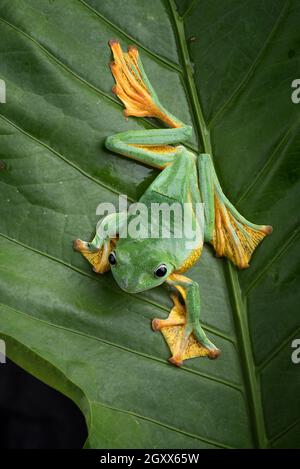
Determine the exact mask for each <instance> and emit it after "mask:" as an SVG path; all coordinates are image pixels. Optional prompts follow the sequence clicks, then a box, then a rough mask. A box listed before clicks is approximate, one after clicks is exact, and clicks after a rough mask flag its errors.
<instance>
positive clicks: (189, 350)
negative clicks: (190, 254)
mask: <svg viewBox="0 0 300 469" xmlns="http://www.w3.org/2000/svg"><path fill="white" fill-rule="evenodd" d="M167 283H168V284H169V285H171V286H173V287H175V288H176V289H177V290H178V291H179V292H180V293H181V296H182V297H183V299H184V302H185V304H184V305H182V304H181V303H180V302H179V299H178V297H176V296H174V295H173V297H172V299H173V301H174V307H173V308H172V310H171V312H170V315H169V317H168V318H167V319H157V318H155V319H154V320H153V321H152V328H153V330H154V331H158V330H160V331H161V332H162V334H163V335H164V337H165V340H166V342H167V343H168V345H169V348H170V350H171V353H172V356H171V357H170V358H169V361H170V362H171V363H172V364H173V365H176V366H181V365H182V363H183V361H184V360H186V359H189V358H195V357H198V356H202V357H203V356H207V357H208V358H211V359H215V358H217V357H218V356H219V355H220V350H219V349H218V348H217V347H216V346H215V345H214V344H213V343H212V342H211V341H210V340H209V339H208V337H207V336H206V334H205V332H204V330H203V329H202V327H201V325H200V308H201V305H200V292H199V286H198V284H197V283H196V282H194V281H193V280H190V279H189V278H187V277H185V276H183V275H179V274H176V273H173V274H171V275H170V276H169V277H168V279H167Z"/></svg>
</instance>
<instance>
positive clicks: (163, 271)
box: [154, 264, 168, 278]
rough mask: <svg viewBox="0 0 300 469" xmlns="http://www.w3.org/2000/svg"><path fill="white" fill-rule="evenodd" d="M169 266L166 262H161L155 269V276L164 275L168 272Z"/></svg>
mask: <svg viewBox="0 0 300 469" xmlns="http://www.w3.org/2000/svg"><path fill="white" fill-rule="evenodd" d="M167 270H168V269H167V266H166V264H161V265H160V266H158V267H157V269H155V271H154V275H155V277H158V278H159V277H164V276H165V275H166V273H167Z"/></svg>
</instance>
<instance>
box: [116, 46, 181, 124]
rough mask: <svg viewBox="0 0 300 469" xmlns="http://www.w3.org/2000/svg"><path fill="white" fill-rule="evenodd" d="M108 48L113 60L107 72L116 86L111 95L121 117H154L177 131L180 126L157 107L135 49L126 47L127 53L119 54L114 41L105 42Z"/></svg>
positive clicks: (120, 51) (170, 115)
mask: <svg viewBox="0 0 300 469" xmlns="http://www.w3.org/2000/svg"><path fill="white" fill-rule="evenodd" d="M109 46H110V48H111V51H112V54H113V59H114V60H113V61H112V62H111V63H110V69H111V72H112V74H113V76H114V79H115V82H116V84H115V86H114V87H113V89H112V91H113V93H114V94H116V96H118V98H119V99H120V100H121V101H122V103H123V104H124V106H125V110H124V115H125V116H126V117H127V116H135V117H155V118H157V119H160V120H161V121H163V122H164V123H165V124H166V125H167V126H169V127H181V126H182V125H183V124H182V122H180V120H179V119H177V118H176V117H175V116H173V115H172V114H171V113H169V112H168V111H167V110H166V109H165V108H164V107H163V106H162V105H161V103H160V101H159V99H158V97H157V94H156V93H155V91H154V89H153V87H152V85H151V83H150V81H149V79H148V77H147V75H146V73H145V70H144V68H143V65H142V62H141V59H140V57H139V52H138V49H137V48H136V47H135V46H129V47H128V51H127V52H123V50H122V48H121V46H120V43H119V42H118V41H116V40H111V41H109Z"/></svg>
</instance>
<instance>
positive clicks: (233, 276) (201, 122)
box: [168, 0, 267, 448]
mask: <svg viewBox="0 0 300 469" xmlns="http://www.w3.org/2000/svg"><path fill="white" fill-rule="evenodd" d="M168 2H169V8H170V11H171V18H173V23H174V30H175V35H176V37H177V41H178V45H179V48H180V52H181V60H182V68H183V70H184V72H185V75H186V78H187V83H188V91H189V94H190V101H191V103H192V105H193V106H192V107H193V110H194V112H195V113H196V116H195V121H196V123H197V131H198V134H199V136H200V137H201V140H202V142H203V147H204V151H205V152H206V153H209V154H210V155H211V156H212V158H213V152H212V146H211V141H210V132H209V129H208V126H207V124H206V122H205V119H204V114H203V111H202V106H201V103H200V99H199V96H198V93H197V88H196V85H195V82H194V78H193V72H192V69H191V67H190V58H189V53H188V49H187V46H186V41H185V33H184V25H183V22H182V19H181V18H180V16H179V15H178V13H177V9H176V6H175V2H174V0H168ZM226 264H227V266H228V270H227V272H228V275H227V278H228V282H229V283H230V286H231V292H232V304H233V306H234V309H235V315H234V319H235V323H236V328H237V332H238V334H237V336H238V337H243V338H244V341H243V342H242V341H240V344H239V345H240V347H241V355H242V360H241V368H242V370H243V372H244V376H245V389H246V391H247V394H248V404H249V411H250V417H251V419H250V420H251V423H252V430H253V436H254V440H255V442H256V445H257V446H258V447H262V448H263V447H266V446H267V444H266V442H267V436H266V430H265V422H264V415H263V408H262V401H261V393H260V383H259V380H258V377H257V375H256V368H255V364H254V361H253V353H252V347H251V339H250V334H249V329H248V322H247V314H246V313H247V311H246V306H245V305H244V304H243V303H242V300H241V299H242V292H241V288H240V285H239V280H238V276H237V272H236V269H235V268H234V267H233V266H232V265H230V263H229V261H227V262H226ZM227 272H226V273H227ZM251 407H252V408H251ZM251 411H252V412H251Z"/></svg>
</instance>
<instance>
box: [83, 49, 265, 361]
mask: <svg viewBox="0 0 300 469" xmlns="http://www.w3.org/2000/svg"><path fill="white" fill-rule="evenodd" d="M109 45H110V47H111V50H112V54H113V62H112V63H111V64H110V68H111V71H112V74H113V76H114V78H115V82H116V85H115V86H114V87H113V92H114V93H115V94H116V95H117V96H118V98H119V99H120V100H121V101H122V102H123V104H124V106H125V110H124V114H125V116H136V117H152V118H153V117H154V118H156V119H158V120H159V121H161V122H162V123H163V125H164V128H159V129H153V130H142V131H140V130H137V131H127V132H122V133H118V134H115V135H112V136H108V137H107V138H106V142H105V144H106V147H107V148H108V149H109V150H110V151H112V152H116V153H119V154H121V155H123V156H126V157H129V158H132V159H134V160H137V161H140V162H142V163H144V164H146V165H149V166H151V167H154V168H159V169H160V170H161V172H160V173H159V175H158V177H157V178H156V179H155V180H154V181H153V182H152V184H151V185H150V186H149V187H148V189H147V190H146V191H145V193H144V194H143V195H142V197H141V198H140V200H139V202H141V203H143V204H144V205H145V206H146V207H150V205H151V204H153V203H159V204H161V203H166V204H169V205H170V204H173V203H174V202H176V203H177V204H181V205H182V206H184V204H188V206H190V207H191V210H190V214H189V216H190V218H191V220H192V222H193V223H194V225H195V226H196V225H197V223H199V221H198V218H197V217H196V211H195V207H196V204H197V203H202V204H203V207H204V229H203V231H204V233H203V236H202V238H201V241H199V244H198V245H193V246H191V245H190V244H189V243H187V242H186V241H187V240H186V239H185V237H184V236H181V238H180V237H179V238H175V237H169V238H167V237H163V236H158V237H153V238H151V237H142V236H140V237H135V238H133V237H131V236H127V237H119V236H118V233H119V232H120V230H121V229H123V228H124V223H129V221H130V216H129V217H127V218H126V217H124V213H116V214H109V215H107V216H106V217H104V218H103V219H102V220H101V225H102V227H105V228H106V231H103V232H105V233H106V235H105V236H101V235H99V231H98V230H97V233H96V236H95V237H94V239H93V240H92V241H91V242H85V241H81V240H80V239H77V240H76V241H74V249H75V250H77V251H79V252H81V254H82V255H83V256H84V257H85V258H86V259H87V260H88V261H89V262H90V263H91V264H92V266H93V269H94V271H95V272H97V273H100V274H102V273H105V272H106V271H107V270H109V269H111V272H112V275H113V277H114V279H115V280H116V282H117V284H118V285H119V286H120V288H122V289H123V290H125V291H127V292H131V293H138V292H142V291H145V290H148V289H151V288H154V287H156V286H158V285H161V284H162V283H166V284H168V285H169V286H171V287H173V294H172V300H173V302H174V306H173V308H172V309H171V312H170V314H169V317H168V318H167V319H159V318H154V319H153V321H152V328H153V330H154V331H161V332H162V333H163V335H164V337H165V340H166V342H167V343H168V345H169V348H170V351H171V354H172V356H171V357H170V358H169V361H170V362H171V363H172V364H174V365H177V366H180V365H182V363H183V361H184V360H186V359H189V358H194V357H198V356H206V357H208V358H211V359H214V358H217V357H218V356H219V354H220V350H219V349H218V348H217V347H216V346H215V345H214V344H213V343H212V342H211V341H210V339H209V338H208V337H207V336H206V333H205V331H204V330H203V328H202V327H201V325H200V312H201V305H200V292H199V287H198V284H197V283H196V282H195V281H193V280H191V279H189V278H188V277H186V276H185V275H184V274H185V272H186V271H187V270H188V269H189V268H190V267H191V266H192V265H193V264H194V263H195V262H197V261H198V259H199V258H200V255H201V251H202V247H203V242H208V243H210V244H212V246H213V248H214V250H215V252H216V255H217V256H225V257H227V258H228V259H230V260H231V261H232V262H233V263H234V264H235V265H236V266H238V267H239V268H241V269H244V268H246V267H248V264H249V260H250V258H251V255H252V253H253V251H254V249H255V248H256V246H257V245H258V244H259V243H260V241H261V240H262V239H263V238H264V237H265V236H266V235H267V234H269V233H271V231H272V227H271V226H267V225H255V224H253V223H251V222H249V221H248V220H246V219H245V218H244V217H243V216H242V215H241V214H240V213H239V212H238V211H237V210H236V209H235V208H234V206H233V205H232V204H231V203H230V202H229V200H228V199H227V198H226V196H225V195H224V193H223V191H222V189H221V187H220V184H219V181H218V177H217V175H216V172H215V169H214V166H213V162H212V159H211V156H210V155H209V154H195V153H193V152H191V151H190V150H189V149H187V148H186V147H185V146H184V145H183V142H185V141H186V140H187V139H189V137H190V136H191V134H192V128H191V127H190V126H188V125H185V124H184V123H183V122H181V121H180V120H179V119H177V118H176V117H175V116H173V115H172V114H171V113H170V112H168V111H167V110H166V109H165V108H164V107H163V105H162V104H161V103H160V101H159V98H158V96H157V94H156V93H155V91H154V89H153V88H152V86H151V84H150V82H149V79H148V78H147V75H146V73H145V71H144V68H143V65H142V62H141V59H140V57H139V53H138V50H137V48H136V47H134V46H130V47H129V48H128V52H126V53H124V52H123V51H122V49H121V46H120V44H119V42H118V41H115V40H112V41H110V42H109ZM113 226H114V227H115V228H114V229H111V230H110V227H113ZM100 231H101V230H100ZM174 292H176V293H174Z"/></svg>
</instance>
